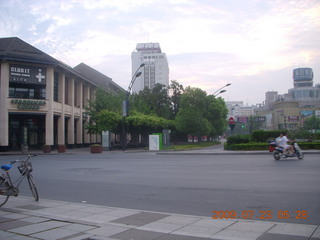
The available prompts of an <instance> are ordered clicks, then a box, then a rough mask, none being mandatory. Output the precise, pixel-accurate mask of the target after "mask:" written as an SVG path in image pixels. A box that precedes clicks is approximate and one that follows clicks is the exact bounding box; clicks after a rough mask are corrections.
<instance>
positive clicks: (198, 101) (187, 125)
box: [175, 87, 210, 137]
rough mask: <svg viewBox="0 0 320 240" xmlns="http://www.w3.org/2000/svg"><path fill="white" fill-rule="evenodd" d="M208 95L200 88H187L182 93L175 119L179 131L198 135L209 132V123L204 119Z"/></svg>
mask: <svg viewBox="0 0 320 240" xmlns="http://www.w3.org/2000/svg"><path fill="white" fill-rule="evenodd" d="M206 95H207V93H206V92H205V91H203V90H201V89H200V88H191V87H187V88H186V89H185V91H184V93H183V94H182V95H181V100H180V108H179V111H178V113H177V117H176V119H175V120H176V127H177V130H178V131H181V132H182V133H184V134H186V135H187V134H192V135H197V136H198V137H200V136H201V135H207V134H208V133H209V131H210V129H209V124H208V122H207V120H205V119H204V114H205V111H206Z"/></svg>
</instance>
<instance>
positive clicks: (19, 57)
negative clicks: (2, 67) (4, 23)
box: [0, 37, 59, 65]
mask: <svg viewBox="0 0 320 240" xmlns="http://www.w3.org/2000/svg"><path fill="white" fill-rule="evenodd" d="M0 59H3V60H13V61H21V62H33V63H42V64H50V65H56V64H59V61H58V60H56V59H54V58H53V57H51V56H49V55H48V54H46V53H44V52H42V51H40V50H39V49H37V48H35V47H33V46H32V45H30V44H28V43H26V42H24V41H22V40H21V39H20V38H17V37H9V38H0Z"/></svg>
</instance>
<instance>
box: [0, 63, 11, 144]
mask: <svg viewBox="0 0 320 240" xmlns="http://www.w3.org/2000/svg"><path fill="white" fill-rule="evenodd" d="M0 65H1V70H0V73H1V76H0V102H1V104H0V147H1V146H9V116H8V114H9V113H8V110H7V109H8V101H7V98H8V95H9V64H8V63H5V62H2V63H1V64H0Z"/></svg>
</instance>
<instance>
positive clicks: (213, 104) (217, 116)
mask: <svg viewBox="0 0 320 240" xmlns="http://www.w3.org/2000/svg"><path fill="white" fill-rule="evenodd" d="M227 114H228V109H227V107H226V104H225V102H224V100H223V99H222V98H221V97H219V98H216V97H215V96H214V95H209V96H207V111H206V112H205V115H204V116H205V117H206V118H207V119H208V121H209V122H210V125H211V128H210V130H211V131H210V133H209V136H211V137H217V136H219V135H222V134H223V133H224V131H225V130H226V128H227V120H226V119H227Z"/></svg>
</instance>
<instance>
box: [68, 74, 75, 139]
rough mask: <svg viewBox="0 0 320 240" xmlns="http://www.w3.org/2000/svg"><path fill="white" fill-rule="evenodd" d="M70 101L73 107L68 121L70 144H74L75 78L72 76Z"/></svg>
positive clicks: (69, 93)
mask: <svg viewBox="0 0 320 240" xmlns="http://www.w3.org/2000/svg"><path fill="white" fill-rule="evenodd" d="M68 96H69V101H68V103H69V104H70V105H71V107H72V113H71V117H70V119H69V121H68V144H74V143H75V142H74V113H73V108H74V78H70V80H69V89H68Z"/></svg>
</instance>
